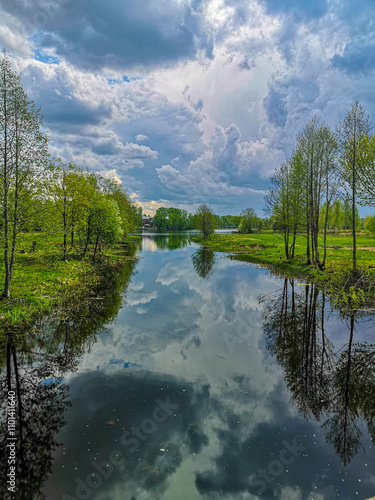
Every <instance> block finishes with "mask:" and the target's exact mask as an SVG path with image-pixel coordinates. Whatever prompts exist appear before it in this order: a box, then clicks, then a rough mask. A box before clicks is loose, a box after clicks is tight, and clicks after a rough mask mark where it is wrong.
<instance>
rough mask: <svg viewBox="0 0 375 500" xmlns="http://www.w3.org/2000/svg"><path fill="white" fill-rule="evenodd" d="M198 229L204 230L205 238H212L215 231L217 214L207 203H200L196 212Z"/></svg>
mask: <svg viewBox="0 0 375 500" xmlns="http://www.w3.org/2000/svg"><path fill="white" fill-rule="evenodd" d="M195 215H196V223H197V229H199V230H200V231H202V233H203V237H204V238H210V237H211V234H213V233H214V231H215V216H214V214H213V213H212V211H211V209H210V208H209V207H208V205H206V204H202V205H200V207H199V208H198V210H197V212H196V214H195Z"/></svg>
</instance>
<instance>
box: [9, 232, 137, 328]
mask: <svg viewBox="0 0 375 500" xmlns="http://www.w3.org/2000/svg"><path fill="white" fill-rule="evenodd" d="M135 239H138V237H137V236H128V237H127V239H126V240H125V241H124V242H123V243H121V244H119V245H117V246H115V247H112V248H104V249H103V250H102V252H101V254H100V255H99V257H98V258H97V259H96V262H95V263H94V262H92V258H91V255H88V256H87V257H86V258H85V259H81V258H80V255H79V254H77V252H76V251H72V252H69V253H68V255H67V258H66V259H65V260H63V259H62V249H61V243H60V242H59V241H57V240H54V241H51V240H50V239H48V241H47V239H46V238H43V235H41V234H38V233H34V234H31V233H30V234H26V235H23V236H22V239H20V243H19V251H18V252H17V259H16V262H15V266H14V271H13V280H12V286H11V298H10V299H8V300H4V299H3V300H0V327H1V329H4V328H9V327H13V326H15V325H17V326H19V327H22V325H26V324H29V323H31V322H33V321H35V320H37V319H38V318H40V317H41V316H43V315H45V314H48V313H50V312H51V311H52V309H54V308H55V307H57V306H58V305H59V304H61V302H62V301H63V300H65V299H66V297H67V296H69V295H71V294H73V293H74V294H77V295H79V294H82V293H85V290H86V291H88V292H89V290H90V289H91V288H92V287H93V286H95V284H97V283H98V281H99V280H100V279H101V276H102V275H103V273H105V272H106V268H108V267H113V266H121V265H122V263H124V264H125V263H126V261H127V260H129V259H133V258H134V257H131V256H129V255H128V251H127V248H128V245H129V243H131V241H133V240H135ZM33 241H36V246H35V251H32V246H33ZM0 276H1V277H4V263H3V262H1V264H0ZM2 284H3V280H1V286H2Z"/></svg>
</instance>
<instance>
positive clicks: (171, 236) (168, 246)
mask: <svg viewBox="0 0 375 500" xmlns="http://www.w3.org/2000/svg"><path fill="white" fill-rule="evenodd" d="M189 244H190V236H189V233H143V235H142V238H140V239H139V240H137V247H138V249H139V250H143V251H145V250H146V251H151V252H156V251H160V250H164V251H167V250H178V249H180V248H184V247H186V246H187V245H189Z"/></svg>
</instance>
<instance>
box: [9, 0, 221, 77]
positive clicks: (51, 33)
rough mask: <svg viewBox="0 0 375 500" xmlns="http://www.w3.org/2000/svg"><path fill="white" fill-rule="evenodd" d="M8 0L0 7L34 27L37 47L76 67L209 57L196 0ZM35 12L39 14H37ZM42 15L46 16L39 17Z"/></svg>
mask: <svg viewBox="0 0 375 500" xmlns="http://www.w3.org/2000/svg"><path fill="white" fill-rule="evenodd" d="M60 3H63V4H64V5H61V6H59V5H58V4H57V3H55V2H54V9H52V5H51V2H47V1H45V2H42V3H41V4H40V6H39V7H38V8H36V7H35V4H34V2H32V1H30V0H15V1H14V2H6V4H5V5H4V8H5V9H6V10H7V11H8V13H10V14H12V15H14V16H17V17H18V19H20V20H21V21H22V22H23V23H24V24H28V25H30V26H31V27H32V26H33V27H34V31H35V32H36V35H35V36H36V41H37V44H38V46H39V47H40V48H42V49H45V48H48V49H51V48H52V49H53V50H54V52H55V54H56V55H57V56H59V57H61V58H64V59H65V60H66V61H69V62H71V63H72V64H74V65H75V66H77V67H80V68H82V67H83V68H86V69H89V68H90V69H94V70H102V69H103V67H107V68H115V69H125V68H126V69H129V68H136V67H157V66H160V65H164V64H173V63H175V62H177V61H179V60H184V59H190V58H195V57H196V56H197V54H198V53H199V52H203V53H204V54H205V55H206V56H208V57H211V54H212V40H211V36H210V31H209V30H207V29H206V27H205V22H204V19H203V18H202V16H201V13H200V9H199V2H198V4H197V2H190V1H188V0H184V1H174V0H164V1H163V2H160V1H158V0H144V1H142V2H137V1H134V0H129V1H128V2H126V3H124V2H122V1H121V0H108V1H106V2H104V3H103V2H101V1H100V0H92V1H90V2H85V1H84V0H76V1H74V2H73V1H66V0H65V1H64V2H60ZM38 16H39V17H38ZM43 18H44V19H43Z"/></svg>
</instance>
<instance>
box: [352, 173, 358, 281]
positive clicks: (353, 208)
mask: <svg viewBox="0 0 375 500" xmlns="http://www.w3.org/2000/svg"><path fill="white" fill-rule="evenodd" d="M355 173H356V172H355V166H354V167H353V183H352V191H353V192H352V234H353V273H355V272H356V270H357V240H356V234H355V229H356V228H355Z"/></svg>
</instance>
